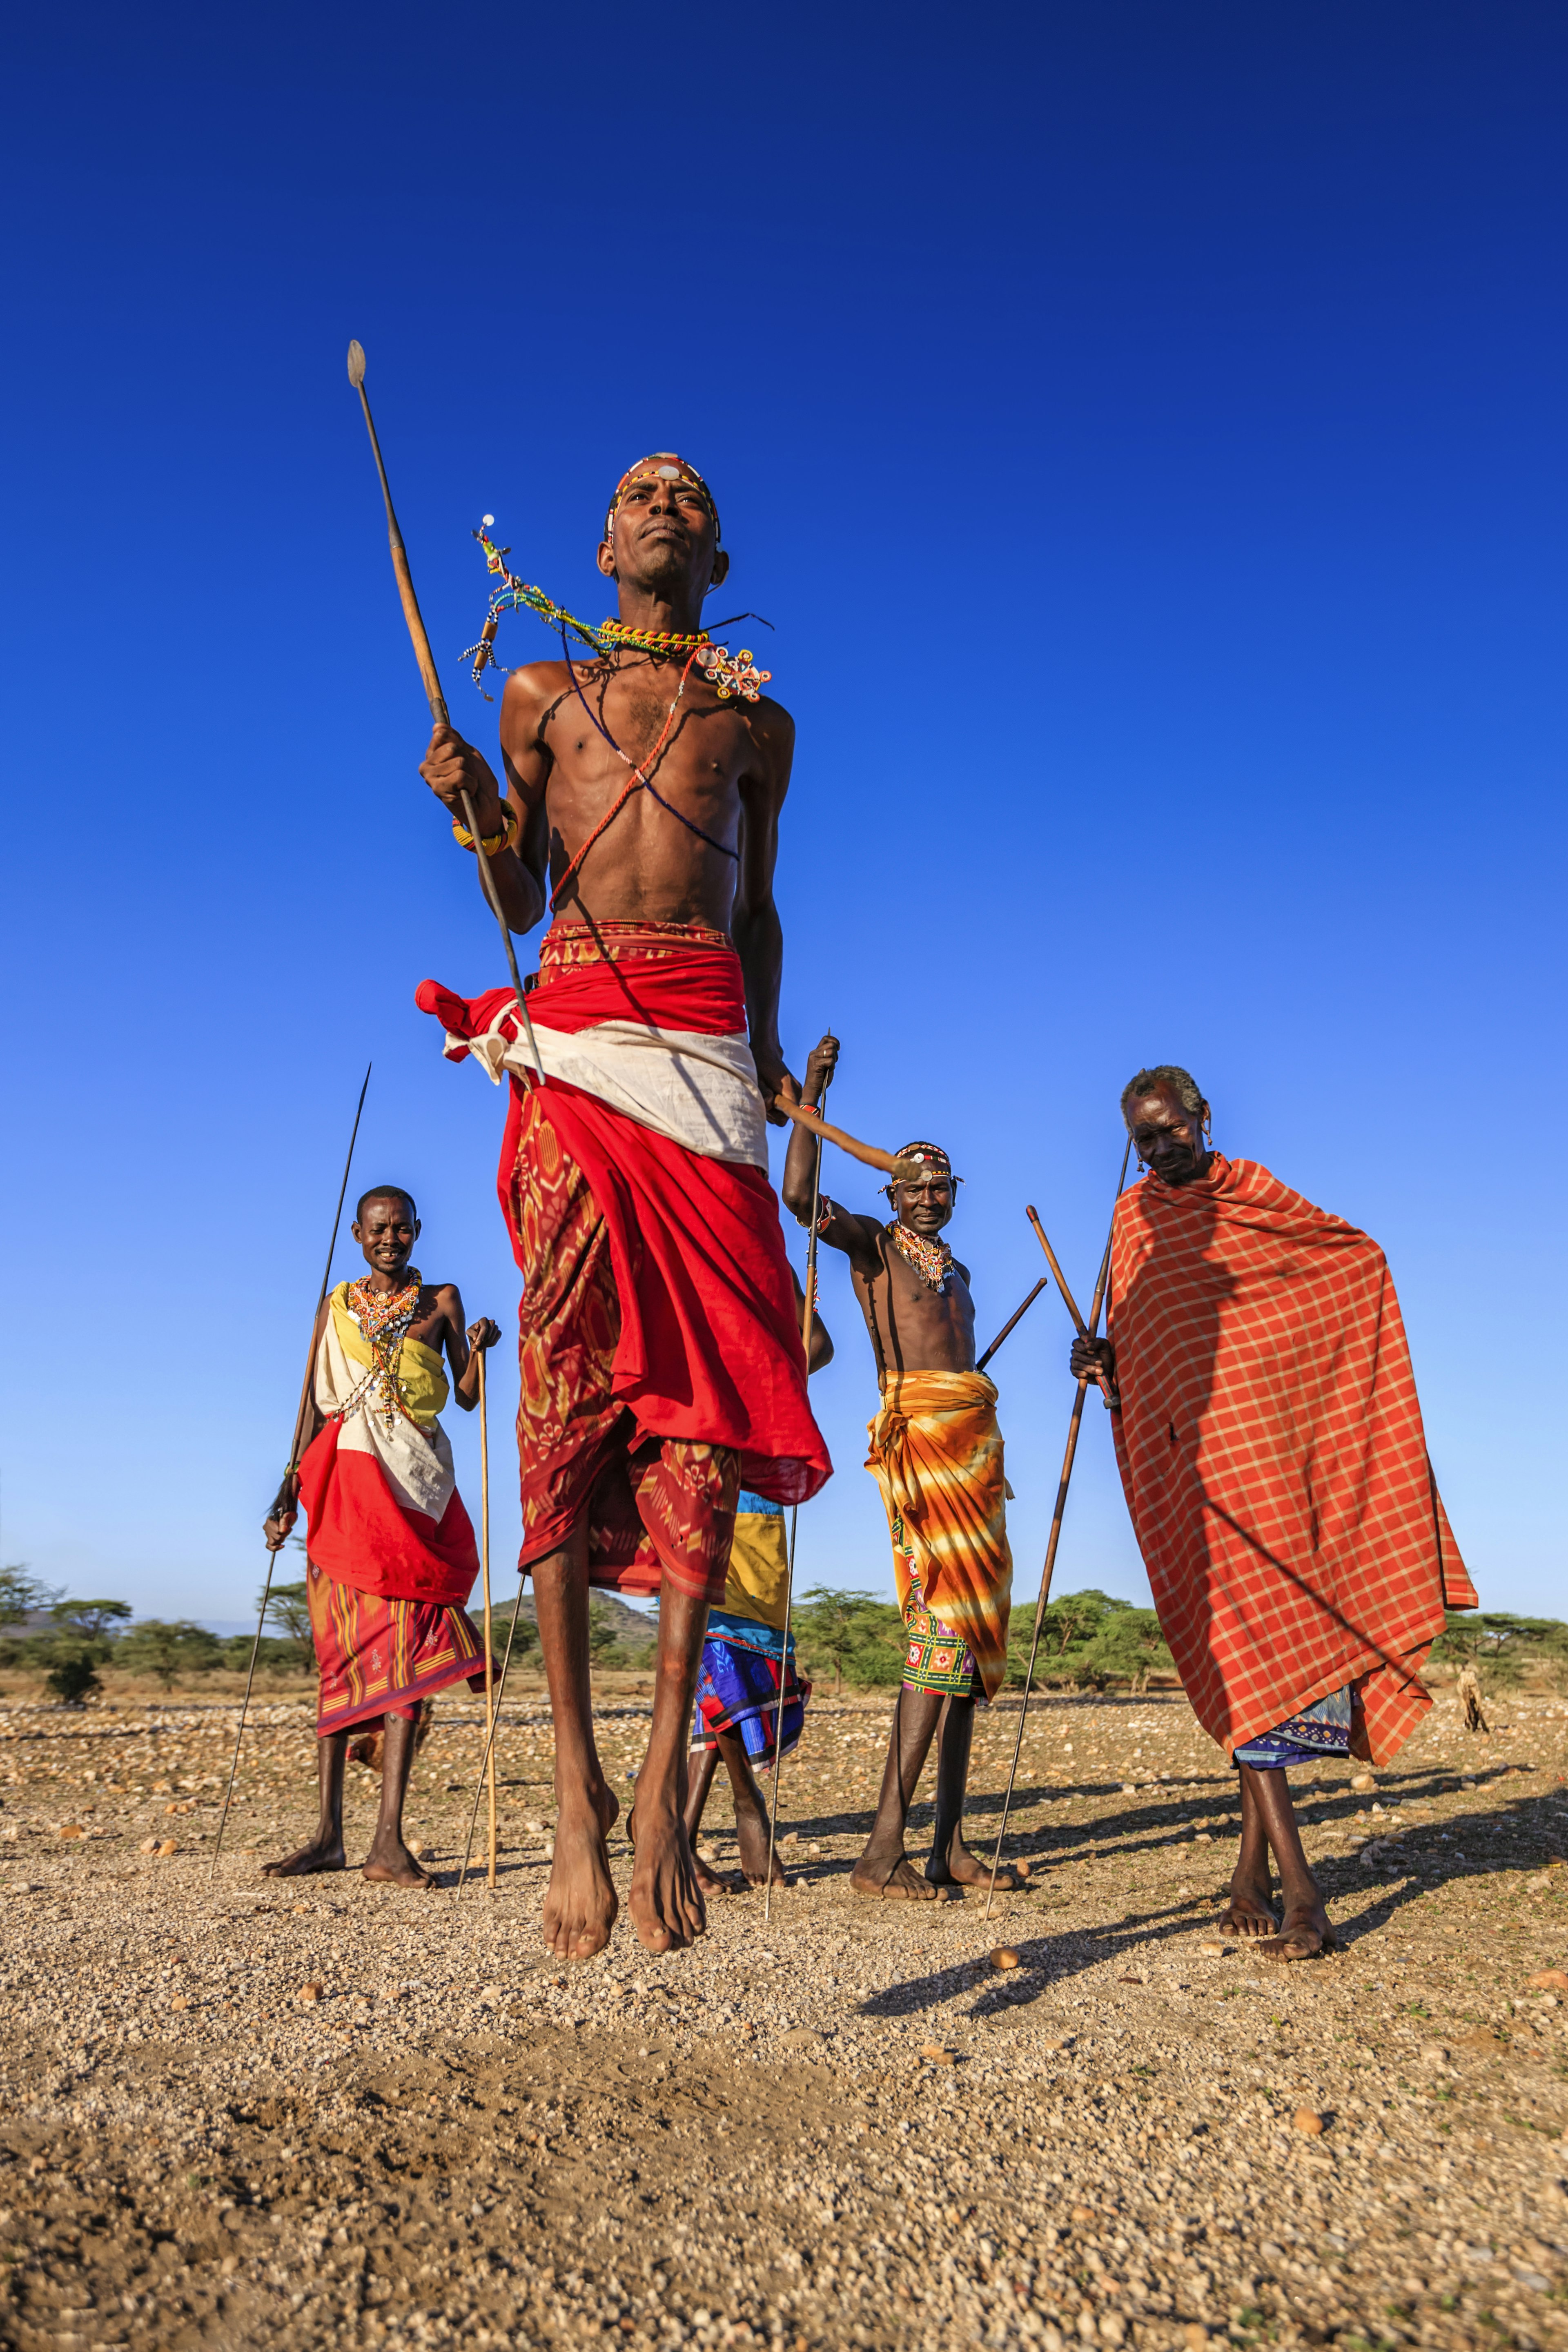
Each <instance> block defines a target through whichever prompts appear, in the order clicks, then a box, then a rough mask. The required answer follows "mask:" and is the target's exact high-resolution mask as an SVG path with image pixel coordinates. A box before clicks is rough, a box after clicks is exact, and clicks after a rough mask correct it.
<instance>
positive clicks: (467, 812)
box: [349, 342, 544, 1086]
mask: <svg viewBox="0 0 1568 2352" xmlns="http://www.w3.org/2000/svg"><path fill="white" fill-rule="evenodd" d="M349 382H350V383H352V384H353V388H354V390H355V391H356V392H357V393H358V394H359V404H360V406H361V407H362V408H363V411H364V425H365V431H366V432H367V433H368V434H369V435H370V446H371V449H372V452H373V454H374V457H375V470H376V473H377V474H378V476H379V477H380V479H381V495H382V498H383V499H384V501H385V504H386V538H387V544H388V546H389V547H390V548H391V550H392V569H393V571H394V572H395V575H396V579H397V593H398V595H399V596H400V597H401V598H402V600H403V617H404V619H405V621H406V622H407V624H408V634H409V635H410V637H411V638H412V639H413V641H414V658H415V660H416V662H417V663H418V665H419V675H420V677H422V678H423V679H424V681H425V699H426V702H427V703H428V704H429V705H430V716H431V718H432V719H434V720H435V722H436V724H437V727H449V726H450V725H451V723H452V722H451V720H450V719H449V718H448V717H447V698H446V697H445V695H444V694H443V693H442V691H441V681H440V678H439V677H437V672H436V656H435V655H434V654H433V653H432V652H431V650H430V640H429V638H428V636H427V635H426V631H425V623H424V620H423V618H422V617H421V614H420V611H419V599H418V597H417V596H416V594H415V593H414V574H413V573H412V572H410V570H409V568H408V550H407V549H406V548H405V546H404V544H403V533H402V531H401V530H400V529H399V528H398V522H397V512H396V509H395V507H394V506H393V503H392V489H391V486H390V484H389V483H388V481H387V478H386V467H385V466H384V464H383V462H382V456H381V443H380V442H379V440H378V439H377V438H376V432H375V419H374V417H373V416H372V415H371V413H370V397H369V394H367V393H366V391H365V388H364V348H363V344H360V343H357V342H353V343H351V344H350V345H349ZM462 796H463V823H464V824H466V825H467V826H468V838H469V839H470V840H471V841H472V843H473V845H474V856H475V859H476V861H477V863H478V865H479V882H480V886H481V887H482V888H483V890H484V894H485V897H486V898H487V899H488V900H489V908H490V912H491V914H492V915H494V917H495V919H496V920H497V922H498V923H499V924H500V936H501V945H502V947H503V948H504V949H505V950H506V962H507V970H508V971H510V974H511V984H512V989H513V992H514V993H515V994H516V997H517V1009H518V1011H519V1012H520V1013H521V1015H522V1025H523V1027H524V1028H525V1029H526V1030H527V1032H528V1050H529V1052H530V1054H531V1055H532V1057H533V1066H534V1069H535V1071H536V1072H537V1074H538V1076H539V1083H540V1085H541V1086H542V1085H543V1084H544V1066H543V1064H542V1062H541V1060H540V1058H539V1047H538V1045H537V1044H536V1042H535V1040H534V1034H533V1022H532V1020H531V1017H530V1014H529V1010H528V999H527V997H526V996H525V995H524V993H523V987H522V975H521V972H520V971H518V968H517V950H516V949H515V948H514V947H513V946H512V943H511V925H510V923H509V922H508V921H507V919H506V917H505V915H504V914H503V913H502V912H501V903H500V892H499V891H498V890H497V888H496V877H495V876H494V875H493V874H492V873H491V872H490V861H489V858H488V857H487V856H485V852H484V845H483V844H482V843H481V841H480V839H479V824H478V823H477V821H476V819H475V816H474V801H473V794H472V793H470V792H469V790H468V786H467V784H465V785H464V786H463V788H462Z"/></svg>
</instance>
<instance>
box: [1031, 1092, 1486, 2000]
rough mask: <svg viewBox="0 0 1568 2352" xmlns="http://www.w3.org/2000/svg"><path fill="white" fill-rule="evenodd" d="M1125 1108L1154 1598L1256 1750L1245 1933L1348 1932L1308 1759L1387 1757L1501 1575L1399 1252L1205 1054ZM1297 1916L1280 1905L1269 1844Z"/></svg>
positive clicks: (1189, 1659) (1197, 1683)
mask: <svg viewBox="0 0 1568 2352" xmlns="http://www.w3.org/2000/svg"><path fill="white" fill-rule="evenodd" d="M1121 1108H1122V1116H1123V1118H1125V1120H1126V1122H1127V1127H1128V1130H1129V1132H1130V1134H1131V1138H1132V1142H1133V1148H1134V1149H1135V1150H1136V1151H1137V1154H1138V1158H1139V1161H1140V1164H1141V1166H1142V1168H1143V1169H1144V1170H1145V1171H1146V1173H1145V1175H1144V1179H1143V1181H1142V1183H1140V1184H1136V1185H1134V1186H1132V1187H1131V1189H1130V1190H1129V1191H1127V1192H1124V1193H1123V1194H1122V1196H1121V1201H1120V1202H1118V1204H1117V1210H1116V1219H1115V1224H1114V1228H1113V1233H1112V1242H1111V1259H1110V1312H1109V1315H1108V1318H1107V1330H1108V1332H1109V1335H1110V1336H1109V1338H1107V1339H1099V1340H1079V1342H1078V1344H1077V1345H1076V1346H1075V1348H1074V1349H1073V1353H1072V1368H1073V1370H1074V1371H1075V1372H1077V1373H1079V1375H1080V1377H1081V1376H1082V1375H1083V1374H1085V1373H1089V1372H1092V1371H1093V1370H1095V1369H1096V1368H1097V1367H1098V1368H1101V1369H1103V1370H1107V1371H1109V1372H1110V1374H1111V1375H1112V1377H1113V1379H1114V1381H1115V1384H1116V1392H1117V1397H1118V1404H1119V1410H1118V1412H1117V1415H1116V1423H1115V1426H1116V1453H1117V1460H1118V1462H1119V1464H1120V1465H1121V1482H1122V1486H1123V1487H1124V1489H1125V1491H1126V1495H1127V1507H1128V1509H1129V1510H1130V1512H1131V1515H1132V1525H1133V1528H1134V1529H1135V1531H1136V1533H1137V1537H1138V1542H1139V1546H1140V1549H1142V1554H1143V1559H1144V1564H1145V1566H1146V1567H1147V1569H1148V1571H1149V1581H1150V1584H1151V1585H1152V1589H1153V1594H1154V1605H1155V1607H1156V1608H1157V1609H1158V1611H1159V1612H1160V1623H1161V1626H1162V1628H1163V1632H1164V1635H1165V1639H1166V1641H1167V1642H1168V1643H1170V1645H1171V1650H1172V1654H1173V1656H1174V1658H1175V1661H1176V1664H1177V1666H1178V1667H1179V1668H1180V1670H1181V1675H1182V1680H1183V1682H1184V1685H1186V1691H1187V1696H1188V1697H1189V1698H1190V1699H1191V1701H1192V1703H1193V1706H1194V1711H1195V1712H1196V1715H1197V1717H1198V1720H1199V1722H1200V1723H1201V1724H1202V1725H1203V1727H1204V1728H1205V1731H1207V1732H1208V1733H1209V1734H1210V1736H1211V1737H1212V1738H1214V1739H1215V1740H1217V1741H1218V1742H1219V1744H1220V1746H1221V1747H1223V1748H1225V1749H1226V1752H1227V1754H1228V1755H1229V1756H1230V1757H1231V1759H1232V1760H1233V1762H1234V1763H1235V1764H1236V1765H1237V1767H1238V1769H1239V1771H1240V1775H1241V1822H1242V1827H1241V1853H1240V1856H1239V1858H1238V1860H1237V1866H1236V1874H1235V1875H1234V1877H1233V1878H1232V1880H1231V1886H1230V1903H1229V1906H1228V1908H1227V1909H1226V1914H1225V1916H1224V1918H1223V1920H1222V1921H1221V1923H1220V1931H1221V1933H1222V1934H1225V1935H1230V1936H1237V1937H1250V1938H1257V1939H1258V1944H1257V1948H1258V1950H1259V1951H1260V1952H1262V1953H1263V1954H1265V1955H1267V1956H1268V1957H1269V1958H1275V1959H1281V1960H1298V1959H1308V1958H1311V1957H1313V1956H1314V1955H1315V1954H1316V1953H1318V1952H1320V1951H1321V1950H1323V1949H1325V1948H1327V1947H1329V1946H1331V1943H1332V1941H1333V1937H1332V1931H1331V1927H1330V1924H1329V1918H1328V1914H1327V1912H1326V1911H1325V1910H1324V1907H1323V1902H1322V1897H1321V1894H1320V1892H1319V1889H1318V1886H1317V1885H1316V1882H1315V1881H1314V1879H1313V1877H1312V1874H1311V1873H1310V1870H1309V1869H1308V1867H1307V1862H1306V1856H1305V1855H1304V1853H1302V1850H1301V1841H1300V1834H1299V1832H1298V1831H1297V1827H1296V1818H1295V1811H1294V1809H1293V1807H1292V1805H1291V1802H1290V1796H1289V1789H1288V1787H1287V1785H1286V1780H1285V1772H1286V1768H1288V1767H1289V1765H1291V1764H1302V1765H1307V1764H1313V1763H1319V1762H1324V1761H1332V1760H1333V1759H1335V1758H1339V1757H1345V1756H1357V1757H1361V1758H1363V1759H1365V1760H1367V1761H1369V1762H1371V1763H1373V1764H1385V1763H1387V1762H1388V1761H1389V1759H1391V1758H1392V1757H1394V1756H1395V1755H1396V1754H1397V1753H1398V1751H1399V1749H1400V1748H1402V1747H1403V1746H1404V1744H1405V1740H1406V1739H1408V1738H1409V1737H1410V1734H1411V1732H1412V1731H1413V1730H1414V1729H1415V1725H1416V1724H1417V1722H1418V1721H1419V1720H1420V1717H1421V1716H1422V1715H1423V1713H1424V1712H1425V1711H1426V1708H1427V1707H1428V1706H1430V1705H1431V1698H1430V1696H1429V1694H1428V1693H1427V1691H1426V1687H1425V1685H1423V1683H1422V1681H1421V1668H1422V1666H1423V1664H1425V1662H1426V1654H1427V1652H1428V1650H1429V1649H1430V1648H1431V1646H1432V1643H1433V1641H1434V1640H1435V1638H1436V1635H1437V1634H1438V1633H1441V1632H1442V1630H1443V1611H1444V1607H1445V1605H1447V1606H1448V1607H1449V1608H1459V1609H1473V1608H1474V1607H1475V1606H1476V1594H1475V1591H1474V1588H1473V1587H1472V1585H1471V1583H1470V1580H1469V1577H1468V1573H1467V1571H1466V1569H1465V1564H1464V1561H1463V1560H1462V1559H1460V1557H1459V1552H1458V1546H1457V1544H1456V1543H1455V1541H1454V1536H1453V1530H1452V1529H1451V1528H1450V1527H1449V1525H1448V1520H1447V1513H1446V1512H1445V1511H1444V1508H1443V1504H1442V1499H1441V1497H1440V1496H1439V1495H1438V1493H1437V1488H1436V1482H1435V1480H1434V1478H1433V1475H1432V1469H1431V1465H1430V1463H1429V1462H1428V1460H1427V1458H1426V1435H1425V1433H1424V1431H1423V1428H1422V1424H1421V1407H1420V1404H1419V1402H1418V1401H1417V1398H1416V1394H1415V1377H1414V1375H1413V1373H1412V1371H1411V1369H1410V1350H1409V1347H1408V1345H1407V1343H1406V1340H1405V1326H1404V1324H1403V1322H1402V1320H1401V1318H1400V1313H1399V1302H1398V1300H1397V1298H1396V1297H1394V1284H1393V1282H1392V1280H1391V1279H1390V1277H1389V1272H1388V1265H1387V1261H1386V1260H1385V1258H1384V1255H1383V1252H1382V1251H1381V1250H1380V1249H1379V1248H1378V1246H1377V1244H1376V1243H1375V1242H1374V1241H1373V1240H1372V1239H1371V1238H1370V1236H1369V1235H1368V1234H1363V1233H1360V1232H1358V1231H1357V1229H1356V1227H1355V1226H1353V1225H1349V1224H1346V1223H1345V1222H1344V1220H1343V1218H1342V1217H1336V1216H1331V1214H1330V1213H1328V1212H1327V1211H1326V1210H1324V1209H1318V1208H1314V1207H1313V1205H1312V1203H1311V1202H1310V1201H1306V1200H1303V1199H1302V1197H1301V1195H1300V1192H1291V1191H1290V1189H1289V1186H1288V1185H1285V1184H1282V1183H1280V1181H1279V1178H1278V1177H1276V1176H1271V1175H1270V1174H1269V1172H1268V1169H1267V1168H1264V1167H1261V1166H1259V1164H1258V1161H1257V1160H1227V1159H1226V1157H1225V1155H1224V1153H1223V1152H1219V1151H1215V1150H1212V1149H1211V1148H1210V1144H1209V1140H1208V1130H1209V1107H1208V1105H1207V1103H1206V1102H1205V1100H1204V1098H1203V1096H1202V1094H1201V1092H1200V1091H1199V1089H1198V1087H1196V1085H1195V1084H1194V1081H1193V1079H1192V1078H1191V1076H1189V1075H1188V1073H1187V1072H1186V1071H1185V1070H1183V1069H1179V1068H1177V1067H1176V1066H1174V1065H1173V1064H1170V1063H1162V1064H1161V1065H1160V1066H1158V1067H1156V1068H1154V1069H1148V1070H1140V1071H1139V1073H1138V1075H1137V1076H1136V1077H1135V1078H1133V1079H1132V1080H1131V1083H1130V1084H1129V1085H1128V1086H1127V1087H1125V1088H1124V1090H1123V1092H1122V1097H1121ZM1270 1851H1272V1853H1273V1856H1274V1859H1275V1861H1276V1862H1277V1864H1279V1877H1280V1893H1281V1900H1282V1905H1283V1917H1282V1918H1280V1919H1279V1920H1277V1919H1276V1917H1275V1915H1274V1910H1273V1906H1272V1884H1271V1878H1270V1871H1269V1853H1270Z"/></svg>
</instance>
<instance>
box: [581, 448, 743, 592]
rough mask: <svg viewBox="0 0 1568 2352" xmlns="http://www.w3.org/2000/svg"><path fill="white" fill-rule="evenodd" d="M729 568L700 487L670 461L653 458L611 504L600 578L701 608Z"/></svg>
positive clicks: (710, 508)
mask: <svg viewBox="0 0 1568 2352" xmlns="http://www.w3.org/2000/svg"><path fill="white" fill-rule="evenodd" d="M729 568H730V559H729V557H728V556H727V555H726V554H725V552H724V551H723V550H722V548H721V547H720V545H719V526H718V523H717V522H716V520H714V515H713V509H712V507H711V506H710V503H709V500H708V499H707V497H706V496H705V495H704V493H703V490H702V488H701V487H700V484H698V483H696V482H694V481H693V480H692V479H691V478H690V476H689V473H688V472H687V470H686V469H685V468H684V467H680V466H679V465H677V464H675V463H673V462H670V461H661V460H660V459H658V458H652V459H650V460H649V461H648V463H647V465H645V466H641V467H638V468H637V472H636V473H635V474H634V476H633V478H632V479H631V480H630V481H628V482H627V483H626V487H625V488H623V489H622V490H621V491H620V493H619V495H618V497H617V499H616V509H615V512H614V514H613V515H612V516H611V518H610V526H609V536H608V538H606V539H605V541H603V543H602V544H601V546H600V549H599V569H600V571H601V572H603V573H604V574H605V578H606V579H607V580H615V581H618V582H623V583H625V584H626V586H628V587H636V588H642V589H645V590H648V591H651V592H653V593H657V594H658V595H660V596H663V597H666V598H674V597H681V596H683V597H687V598H689V599H691V600H692V601H694V602H695V603H697V604H700V603H701V601H702V598H703V596H704V595H705V594H706V593H707V591H708V589H709V588H710V587H712V586H716V585H717V583H719V582H720V581H721V580H722V579H723V577H724V574H725V573H726V572H728V570H729Z"/></svg>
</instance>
